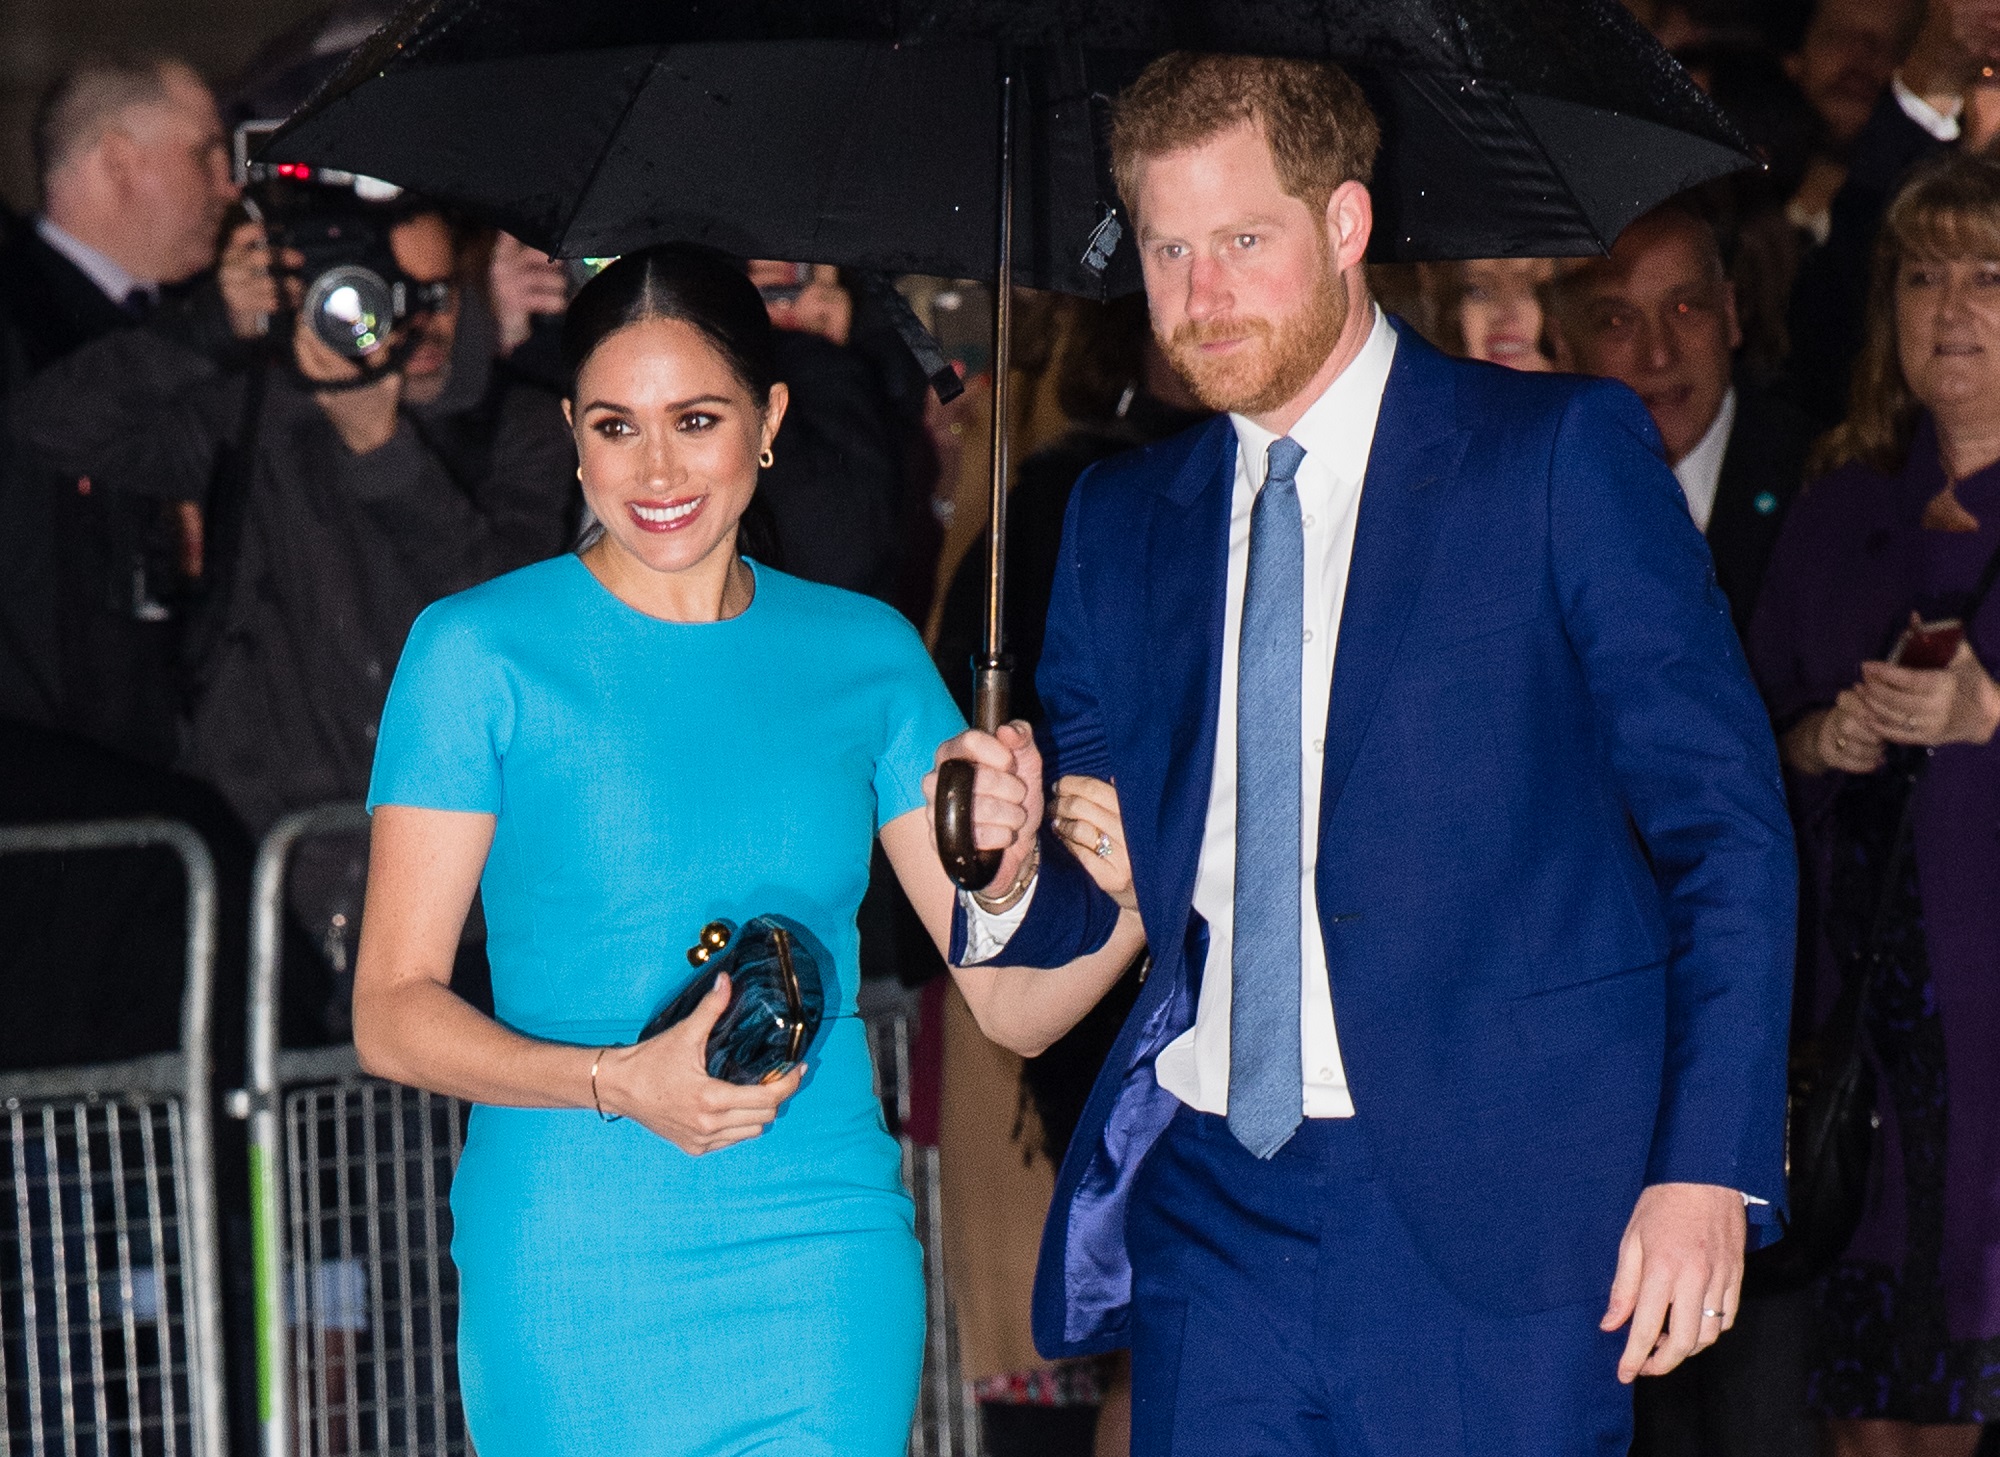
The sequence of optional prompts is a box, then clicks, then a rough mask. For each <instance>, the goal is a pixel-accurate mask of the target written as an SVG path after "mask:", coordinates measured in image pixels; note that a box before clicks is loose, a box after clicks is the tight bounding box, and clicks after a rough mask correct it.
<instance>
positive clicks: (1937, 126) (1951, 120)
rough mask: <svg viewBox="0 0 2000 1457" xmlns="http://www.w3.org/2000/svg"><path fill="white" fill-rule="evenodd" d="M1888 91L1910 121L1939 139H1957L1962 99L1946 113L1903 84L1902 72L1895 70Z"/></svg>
mask: <svg viewBox="0 0 2000 1457" xmlns="http://www.w3.org/2000/svg"><path fill="white" fill-rule="evenodd" d="M1889 92H1890V94H1891V95H1893V96H1894V97H1895V98H1896V105H1898V106H1900V107H1902V108H1903V115H1904V116H1907V117H1908V118H1909V119H1910V120H1911V121H1913V122H1915V123H1916V124H1917V125H1918V126H1920V127H1922V128H1923V129H1924V130H1925V131H1927V132H1929V133H1930V134H1931V135H1932V136H1934V137H1936V138H1937V139H1938V140H1939V141H1941V142H1955V141H1957V140H1958V117H1959V113H1960V112H1962V111H1964V110H1965V103H1964V102H1963V101H1961V102H1959V103H1958V105H1956V106H1954V107H1953V108H1952V109H1951V113H1950V114H1949V115H1946V114H1945V113H1944V112H1942V111H1939V110H1938V109H1937V108H1936V107H1935V106H1932V105H1931V104H1930V103H1929V102H1928V101H1926V100H1924V98H1923V97H1921V96H1919V95H1917V93H1916V92H1914V91H1912V90H1911V89H1910V88H1909V87H1908V86H1906V85H1904V84H1903V73H1902V72H1901V71H1897V72H1895V73H1894V74H1893V75H1891V76H1890V77H1889Z"/></svg>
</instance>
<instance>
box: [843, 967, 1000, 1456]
mask: <svg viewBox="0 0 2000 1457" xmlns="http://www.w3.org/2000/svg"><path fill="white" fill-rule="evenodd" d="M916 1010H917V998H916V996H915V994H914V993H910V992H906V991H905V990H904V989H903V988H901V987H893V986H880V985H878V984H872V983H864V985H863V987H862V1002H861V1007H860V1011H861V1014H862V1020H863V1025H865V1026H866V1027H867V1029H868V1050H869V1051H870V1052H871V1053H873V1054H874V1061H875V1085H876V1090H877V1091H878V1092H879V1093H880V1094H881V1097H882V1112H883V1115H884V1118H885V1119H886V1121H887V1122H888V1124H889V1131H890V1132H891V1133H893V1134H895V1135H896V1142H897V1143H898V1144H900V1145H901V1146H902V1150H903V1183H904V1184H905V1185H907V1186H908V1188H909V1191H910V1197H911V1198H912V1199H913V1200H914V1201H915V1202H916V1206H917V1239H918V1241H919V1242H920V1243H921V1244H922V1245H923V1247H924V1305H925V1310H924V1371H923V1378H922V1381H921V1384H920V1385H919V1386H918V1388H917V1414H916V1420H915V1422H914V1424H913V1425H912V1427H911V1429H910V1457H979V1450H980V1444H979V1408H978V1406H977V1405H976V1404H975V1403H974V1402H973V1400H972V1391H971V1388H970V1386H968V1385H967V1383H966V1381H965V1379H964V1377H963V1375H962V1374H961V1373H962V1369H963V1368H962V1366H961V1364H960V1361H959V1353H958V1314H957V1311H956V1309H955V1308H954V1306H953V1305H952V1301H951V1287H950V1284H949V1283H948V1282H947V1281H946V1279H945V1268H944V1205H943V1203H942V1201H941V1199H940V1197H939V1189H940V1188H941V1187H942V1185H941V1184H940V1182H939V1179H938V1151H937V1149H936V1147H935V1146H925V1145H920V1144H918V1143H917V1142H916V1141H915V1140H913V1139H912V1138H911V1137H910V1136H909V1134H908V1132H907V1131H906V1130H907V1129H908V1127H909V1122H910V1088H911V1078H910V1041H911V1038H912V1036H913V1035H914V1033H915V1030H916Z"/></svg>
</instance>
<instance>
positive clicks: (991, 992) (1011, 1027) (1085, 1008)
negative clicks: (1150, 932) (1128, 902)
mask: <svg viewBox="0 0 2000 1457" xmlns="http://www.w3.org/2000/svg"><path fill="white" fill-rule="evenodd" d="M1145 945H1146V933H1145V930H1144V928H1143V927H1142V926H1141V925H1140V924H1139V917H1138V915H1137V913H1136V912H1133V911H1124V912H1121V913H1120V914H1119V917H1118V923H1117V925H1116V926H1114V927H1113V928H1112V931H1111V937H1110V939H1109V940H1108V941H1106V942H1105V943H1104V945H1103V946H1102V947H1100V948H1099V949H1098V950H1096V951H1093V952H1091V953H1090V955H1088V956H1081V957H1078V958H1077V959H1076V960H1075V961H1072V962H1071V963H1069V965H1067V966H1059V967H1056V968H1054V969H1053V970H1043V969H1040V968H1037V967H1029V966H998V965H996V966H965V967H953V968H952V975H953V976H954V977H956V978H957V980H958V986H959V990H960V991H961V992H963V993H964V994H965V1001H966V1005H967V1006H969V1007H970V1008H971V1009H972V1016H973V1020H974V1021H976V1022H978V1024H979V1030H980V1031H981V1032H983V1033H985V1034H986V1036H988V1037H989V1038H991V1039H992V1040H993V1041H995V1042H997V1043H999V1044H1000V1045H1001V1046H1002V1047H1005V1048H1007V1049H1008V1050H1009V1051H1010V1052H1017V1053H1019V1054H1020V1055H1021V1056H1023V1057H1034V1056H1035V1055H1037V1054H1038V1053H1041V1052H1045V1051H1046V1050H1047V1049H1048V1048H1049V1046H1050V1045H1051V1044H1052V1043H1054V1042H1055V1041H1056V1040H1057V1039H1058V1038H1060V1037H1061V1036H1062V1035H1063V1034H1064V1033H1065V1032H1068V1031H1069V1030H1070V1028H1072V1027H1074V1026H1075V1025H1076V1024H1077V1023H1078V1022H1080V1021H1082V1020H1083V1018H1084V1014H1085V1013H1087V1012H1089V1011H1090V1009H1091V1008H1092V1007H1094V1006H1096V1005H1097V1004H1098V1003H1099V1002H1100V1001H1102V1000H1103V999H1104V994H1105V993H1106V992H1108V991H1110V990H1111V988H1112V987H1113V986H1115V985H1116V984H1117V982H1118V978H1119V977H1120V976H1121V975H1123V974H1124V972H1125V968H1127V967H1128V966H1130V965H1131V964H1132V958H1133V957H1135V956H1137V955H1138V954H1139V952H1140V951H1141V950H1143V949H1144V948H1145ZM1000 954H1001V956H1002V957H1004V956H1005V955H1006V952H1005V951H1002V952H1001V953H1000Z"/></svg>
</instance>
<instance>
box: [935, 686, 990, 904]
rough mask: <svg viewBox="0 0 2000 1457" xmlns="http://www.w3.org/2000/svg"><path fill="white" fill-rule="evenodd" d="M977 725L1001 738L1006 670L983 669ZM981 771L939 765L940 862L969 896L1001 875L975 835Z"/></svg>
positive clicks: (964, 764) (966, 762)
mask: <svg viewBox="0 0 2000 1457" xmlns="http://www.w3.org/2000/svg"><path fill="white" fill-rule="evenodd" d="M972 717H973V721H974V722H975V723H976V724H977V725H978V726H979V728H980V729H981V730H982V731H983V732H985V733H989V734H990V733H997V732H999V729H1000V725H1001V723H1002V722H1004V721H1005V720H1006V717H1007V669H1006V668H1005V667H1003V666H999V665H996V664H993V663H990V662H989V663H982V664H981V665H980V668H979V673H978V684H977V686H976V687H975V689H974V692H973V706H972ZM978 777H979V766H978V765H977V764H975V763H973V762H972V760H970V759H947V760H945V761H944V763H942V764H940V765H938V780H937V844H938V858H939V859H940V860H942V861H943V862H944V873H945V874H946V875H949V876H950V877H951V879H952V883H953V884H955V885H958V886H960V887H961V888H963V889H965V890H986V889H987V888H989V887H990V886H991V885H992V884H993V881H994V879H995V877H997V876H998V875H999V874H1000V861H1001V858H1002V856H1003V853H1004V852H1002V851H999V850H982V849H980V848H979V844H978V841H977V840H976V839H974V837H973V833H972V789H973V784H974V782H975V781H976V780H977V779H978Z"/></svg>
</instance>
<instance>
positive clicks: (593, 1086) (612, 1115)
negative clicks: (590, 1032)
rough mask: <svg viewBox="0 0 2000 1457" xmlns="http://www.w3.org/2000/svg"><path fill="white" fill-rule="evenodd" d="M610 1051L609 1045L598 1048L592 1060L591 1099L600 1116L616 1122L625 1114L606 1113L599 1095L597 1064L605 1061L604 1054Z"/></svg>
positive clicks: (610, 1121) (608, 1121) (607, 1121)
mask: <svg viewBox="0 0 2000 1457" xmlns="http://www.w3.org/2000/svg"><path fill="white" fill-rule="evenodd" d="M609 1051H611V1049H610V1048H609V1047H600V1048H598V1049H597V1056H595V1057H593V1058H592V1059H591V1060H590V1101H591V1103H592V1104H593V1105H595V1106H596V1108H597V1116H598V1117H599V1118H601V1119H603V1120H604V1121H605V1122H606V1123H616V1122H618V1121H619V1120H621V1119H622V1118H624V1116H625V1115H624V1114H623V1113H606V1112H605V1111H604V1100H603V1099H602V1098H600V1097H598V1096H597V1065H598V1064H599V1063H600V1062H602V1061H604V1054H605V1053H607V1052H609Z"/></svg>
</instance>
